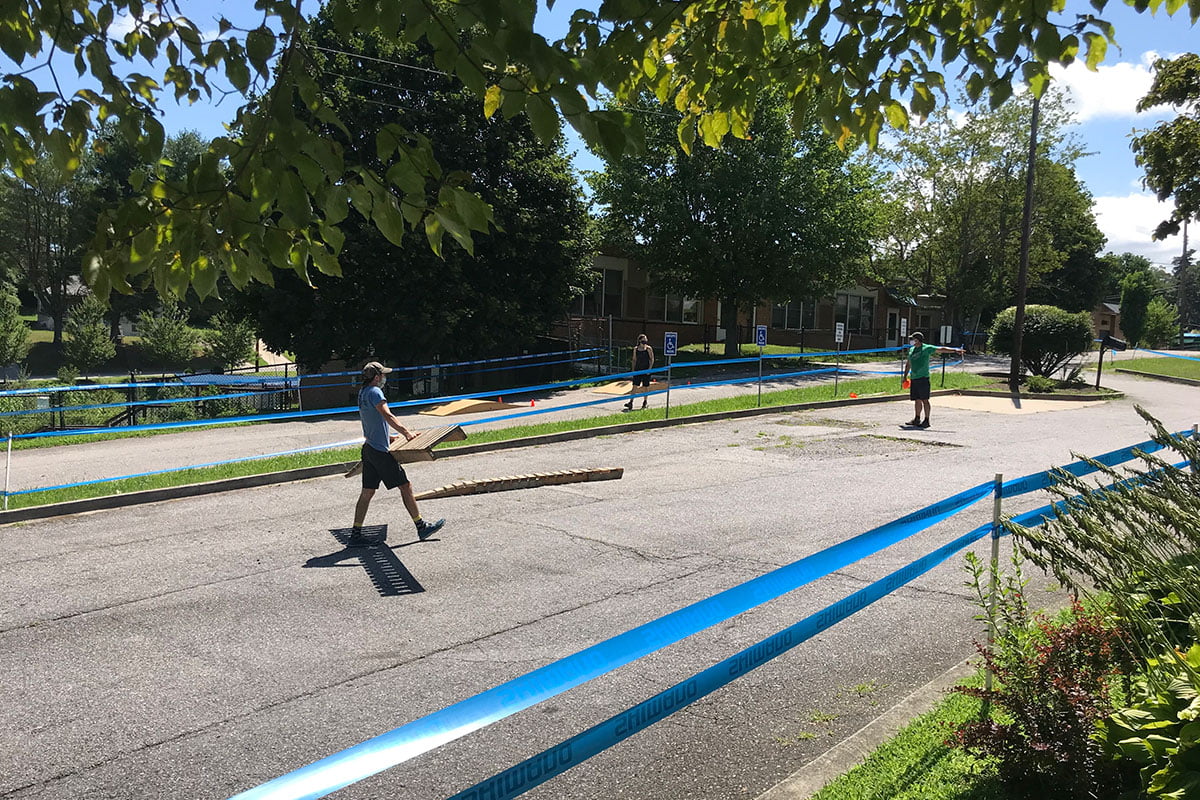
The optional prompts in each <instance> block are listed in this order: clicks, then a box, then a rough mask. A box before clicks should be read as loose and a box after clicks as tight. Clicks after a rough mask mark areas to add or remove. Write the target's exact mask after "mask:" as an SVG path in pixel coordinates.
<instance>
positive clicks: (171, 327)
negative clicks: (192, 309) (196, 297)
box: [138, 303, 200, 368]
mask: <svg viewBox="0 0 1200 800" xmlns="http://www.w3.org/2000/svg"><path fill="white" fill-rule="evenodd" d="M138 333H139V334H140V335H141V337H142V342H141V348H142V352H144V353H145V354H146V357H147V358H148V359H149V360H150V362H151V363H154V364H158V365H159V366H162V367H168V368H169V367H177V368H182V367H183V365H185V364H186V363H187V362H188V361H191V360H192V359H193V358H195V356H196V348H197V347H199V345H200V334H199V333H197V332H196V330H195V329H194V328H192V327H191V326H190V325H188V324H187V311H186V310H185V309H184V308H183V307H182V306H181V305H179V304H178V303H167V304H165V305H164V306H163V307H162V308H161V309H159V311H158V313H154V312H151V311H143V312H142V313H141V314H139V315H138Z"/></svg>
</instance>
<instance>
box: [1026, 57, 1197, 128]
mask: <svg viewBox="0 0 1200 800" xmlns="http://www.w3.org/2000/svg"><path fill="white" fill-rule="evenodd" d="M1167 57H1168V58H1170V56H1167ZM1157 58H1159V54H1158V53H1156V52H1154V51H1153V50H1150V51H1148V52H1145V53H1142V58H1141V62H1140V63H1137V64H1133V63H1130V62H1128V61H1121V62H1118V63H1116V64H1112V65H1107V66H1105V65H1101V66H1100V67H1098V68H1097V69H1096V71H1095V72H1092V71H1091V70H1089V69H1088V68H1087V66H1085V65H1084V63H1083V62H1082V61H1076V62H1075V63H1073V64H1071V66H1069V67H1060V66H1058V65H1055V64H1051V65H1050V74H1051V76H1052V77H1053V78H1054V81H1055V83H1056V84H1057V85H1059V86H1061V87H1063V88H1065V89H1066V90H1067V91H1068V92H1069V93H1070V95H1071V98H1072V100H1073V105H1074V106H1075V112H1076V114H1077V115H1078V117H1079V122H1087V121H1088V120H1092V119H1096V118H1099V117H1118V118H1136V119H1139V120H1148V119H1151V118H1161V117H1169V116H1173V112H1172V111H1171V110H1170V109H1169V108H1165V107H1162V106H1160V107H1158V108H1157V109H1151V110H1149V111H1143V112H1141V113H1138V111H1137V103H1138V100H1140V99H1141V98H1142V97H1143V96H1145V94H1146V92H1148V91H1150V86H1151V84H1152V83H1153V82H1154V70H1153V69H1152V68H1151V67H1152V65H1153V64H1154V61H1155V59H1157Z"/></svg>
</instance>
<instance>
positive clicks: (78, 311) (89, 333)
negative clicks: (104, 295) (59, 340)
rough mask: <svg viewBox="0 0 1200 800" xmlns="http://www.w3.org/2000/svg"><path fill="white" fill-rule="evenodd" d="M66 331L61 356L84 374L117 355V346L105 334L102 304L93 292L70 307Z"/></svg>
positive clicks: (106, 332) (106, 328) (105, 327)
mask: <svg viewBox="0 0 1200 800" xmlns="http://www.w3.org/2000/svg"><path fill="white" fill-rule="evenodd" d="M66 332H67V340H66V341H65V342H63V358H64V359H65V360H66V362H67V364H69V365H70V366H71V367H73V368H75V369H77V370H79V371H80V372H82V373H83V374H84V375H87V374H88V373H89V372H90V371H91V370H92V368H94V367H98V366H100V365H101V364H103V363H104V362H105V361H108V360H109V359H110V358H112V357H113V356H115V355H116V354H117V346H116V345H115V344H113V340H112V338H111V337H110V336H109V335H108V325H107V324H106V323H105V321H104V304H103V303H101V302H100V301H99V300H98V299H96V297H94V296H93V295H88V296H87V297H85V298H84V299H83V301H82V302H80V303H79V304H78V305H76V306H75V307H74V308H73V309H71V316H70V317H69V318H68V319H67V324H66Z"/></svg>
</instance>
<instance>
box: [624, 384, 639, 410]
mask: <svg viewBox="0 0 1200 800" xmlns="http://www.w3.org/2000/svg"><path fill="white" fill-rule="evenodd" d="M635 394H637V377H636V376H635V377H634V379H633V380H632V381H630V385H629V402H628V403H626V404H625V408H627V409H629V410H630V411H633V396H634V395H635Z"/></svg>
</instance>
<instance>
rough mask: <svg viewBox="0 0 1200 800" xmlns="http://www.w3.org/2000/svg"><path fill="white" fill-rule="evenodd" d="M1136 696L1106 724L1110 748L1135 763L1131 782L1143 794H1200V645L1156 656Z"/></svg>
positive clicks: (1175, 797) (1173, 799)
mask: <svg viewBox="0 0 1200 800" xmlns="http://www.w3.org/2000/svg"><path fill="white" fill-rule="evenodd" d="M1150 678H1154V679H1153V680H1151V679H1150ZM1132 699H1133V702H1132V703H1131V704H1130V705H1129V707H1128V708H1123V709H1121V710H1119V711H1117V712H1115V713H1114V714H1112V715H1111V716H1109V717H1108V719H1106V720H1103V721H1102V722H1101V723H1100V741H1101V742H1103V744H1104V747H1105V750H1106V751H1107V752H1108V754H1109V755H1110V756H1111V757H1112V758H1113V759H1114V760H1117V761H1124V762H1125V763H1126V764H1129V765H1130V768H1129V769H1127V770H1126V772H1127V773H1131V775H1130V777H1129V778H1128V779H1127V782H1128V783H1133V784H1136V785H1139V786H1140V789H1141V792H1140V794H1138V795H1137V796H1138V797H1150V798H1164V800H1166V799H1167V798H1169V799H1170V800H1179V798H1188V797H1191V798H1194V797H1200V646H1197V645H1193V646H1192V647H1190V648H1189V649H1188V650H1187V652H1180V651H1175V652H1172V653H1171V654H1170V655H1168V656H1167V657H1165V658H1163V659H1151V661H1150V662H1149V663H1148V664H1147V665H1146V675H1145V676H1144V677H1143V678H1142V679H1140V680H1138V681H1137V682H1136V683H1135V684H1134V688H1133V694H1132ZM1133 775H1136V777H1133Z"/></svg>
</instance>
